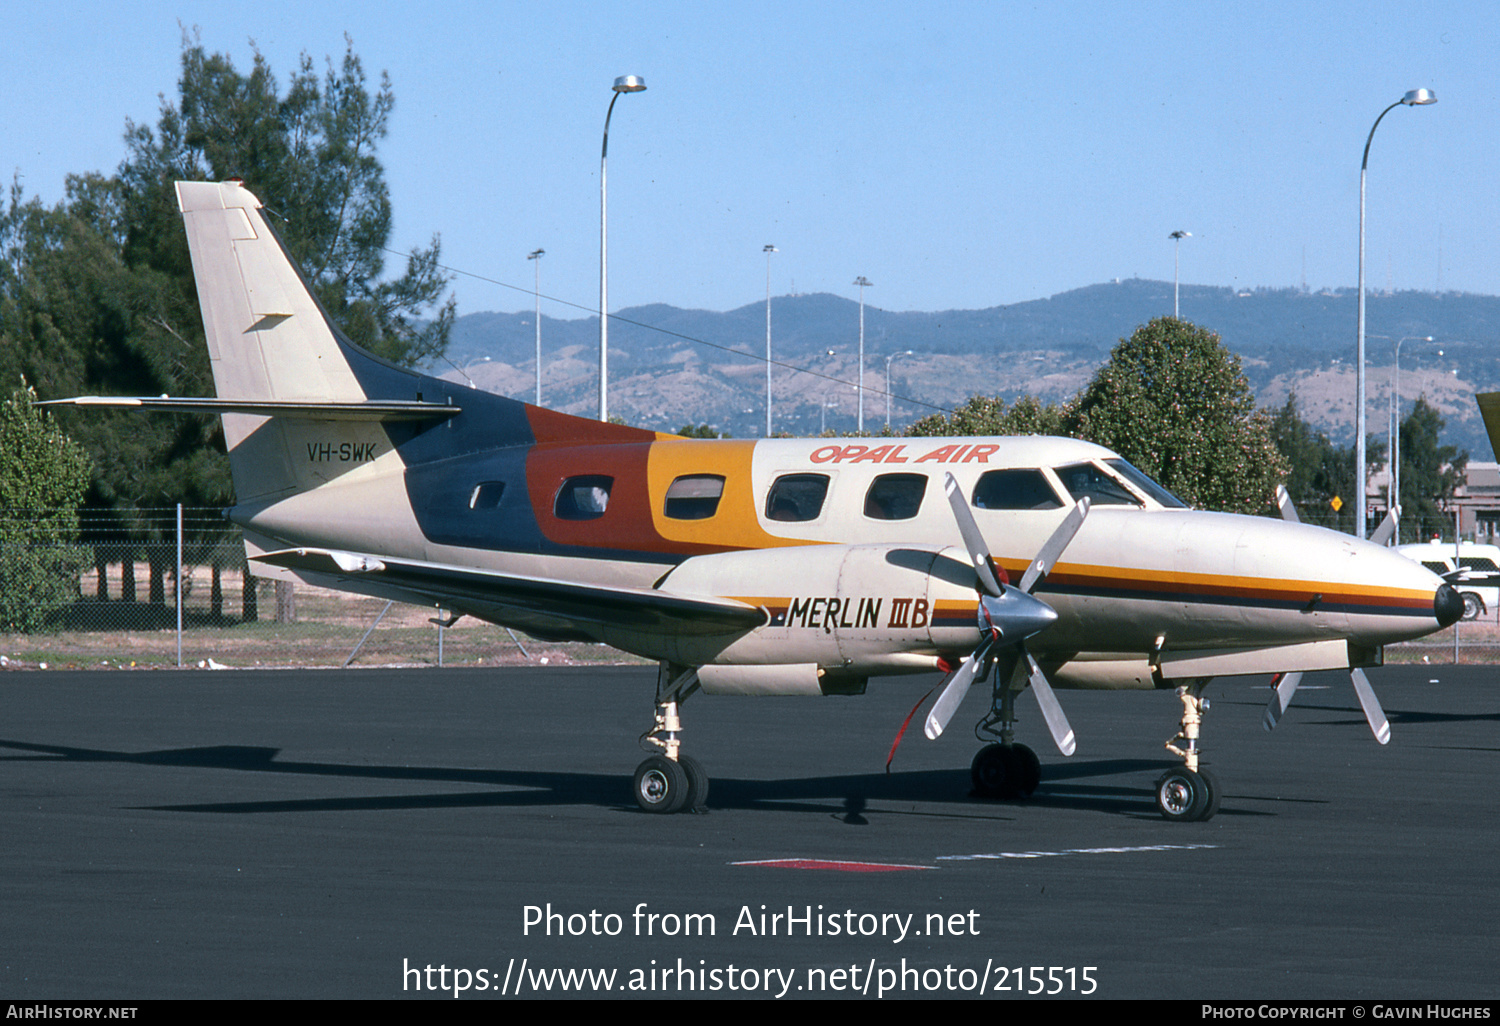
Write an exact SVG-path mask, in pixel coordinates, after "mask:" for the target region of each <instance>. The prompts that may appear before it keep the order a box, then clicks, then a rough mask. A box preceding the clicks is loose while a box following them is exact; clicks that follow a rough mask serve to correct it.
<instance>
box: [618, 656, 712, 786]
mask: <svg viewBox="0 0 1500 1026" xmlns="http://www.w3.org/2000/svg"><path fill="white" fill-rule="evenodd" d="M697 690H698V671H697V670H695V669H692V668H691V667H682V666H674V665H672V664H671V663H662V664H661V668H660V670H659V672H658V674H657V678H656V719H655V723H654V724H653V725H652V727H651V729H650V730H648V731H646V733H644V734H642V735H641V747H642V748H647V750H648V751H649V750H650V747H655V748H658V749H660V752H659V754H655V755H651V756H648V757H647V758H646V759H645V760H644V761H643V762H642V763H641V764H640V765H639V766H637V767H636V769H635V788H634V791H635V801H636V804H637V805H639V806H640V807H641V808H642V809H643V810H644V811H646V812H659V813H669V812H682V811H684V810H687V811H689V812H701V811H703V809H704V807H705V805H706V804H707V802H708V774H707V773H705V772H704V770H703V766H702V765H701V764H700V763H699V762H698V760H697V759H694V758H693V757H692V756H690V755H683V754H682V751H681V749H682V737H681V735H682V719H681V717H680V715H679V712H678V710H679V707H680V706H681V705H682V703H683V702H685V701H687V698H688V696H689V695H691V694H692V693H693V692H694V691H697Z"/></svg>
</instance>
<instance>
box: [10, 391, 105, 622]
mask: <svg viewBox="0 0 1500 1026" xmlns="http://www.w3.org/2000/svg"><path fill="white" fill-rule="evenodd" d="M35 400H36V394H35V393H34V392H32V391H31V389H29V388H25V387H23V388H20V389H17V390H16V391H14V392H12V393H11V395H10V397H9V398H7V399H6V400H5V401H3V402H0V630H3V631H24V632H29V631H35V630H38V629H40V628H41V627H43V626H45V625H46V623H47V619H48V617H49V616H50V615H51V614H52V613H53V612H55V611H56V610H57V609H59V608H61V607H62V606H64V605H66V604H68V603H69V602H71V601H72V600H73V599H74V598H76V597H77V593H78V571H79V570H80V569H82V568H83V567H84V566H86V565H87V564H88V553H87V550H85V549H83V548H80V547H79V546H77V545H75V544H74V543H75V542H76V541H77V540H78V505H79V503H80V502H82V501H83V495H84V492H85V491H86V490H87V488H88V482H89V461H88V457H87V456H86V455H84V452H83V450H82V449H81V448H80V447H79V446H78V445H76V444H75V443H74V442H73V441H71V440H70V439H69V438H68V437H67V436H65V435H64V434H62V432H60V431H58V430H57V429H56V428H54V427H52V426H51V425H49V424H48V423H47V422H46V421H44V420H43V418H42V413H41V409H40V408H39V407H37V406H34V405H32V404H33V402H34V401H35Z"/></svg>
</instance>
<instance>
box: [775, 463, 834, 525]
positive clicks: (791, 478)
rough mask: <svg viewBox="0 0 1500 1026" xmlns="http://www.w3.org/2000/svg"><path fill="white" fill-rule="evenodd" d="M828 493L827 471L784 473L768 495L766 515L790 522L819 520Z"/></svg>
mask: <svg viewBox="0 0 1500 1026" xmlns="http://www.w3.org/2000/svg"><path fill="white" fill-rule="evenodd" d="M827 497H828V475H827V474H786V475H783V476H782V477H778V478H777V479H776V480H775V482H774V483H772V485H771V491H770V493H769V494H768V495H767V496H766V519H767V520H781V521H784V522H789V523H801V522H805V521H808V520H816V519H818V516H819V515H820V514H821V513H822V512H823V500H824V499H825V498H827Z"/></svg>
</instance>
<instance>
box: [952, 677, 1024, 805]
mask: <svg viewBox="0 0 1500 1026" xmlns="http://www.w3.org/2000/svg"><path fill="white" fill-rule="evenodd" d="M1015 665H1016V664H1015V663H1012V670H1011V673H1009V674H1007V673H1003V672H1002V669H1003V668H1002V667H1001V666H996V667H995V671H994V672H995V687H994V691H993V693H992V696H991V698H990V711H989V714H988V715H987V716H985V718H984V719H983V720H981V721H980V722H979V725H978V726H977V727H975V728H974V733H975V735H976V736H978V737H979V738H981V739H983V738H984V737H986V736H988V737H994V738H998V739H999V740H998V741H996V742H992V743H991V744H987V745H985V746H984V747H983V748H981V749H980V750H979V751H978V752H977V753H975V755H974V761H973V762H972V763H970V764H969V779H970V780H971V781H973V784H974V793H975V794H976V795H978V796H979V797H981V798H1005V799H1013V798H1026V797H1029V796H1030V795H1031V794H1032V792H1034V791H1035V790H1036V788H1037V785H1038V784H1039V783H1041V780H1042V763H1041V760H1040V759H1038V758H1037V757H1036V753H1035V752H1033V751H1032V750H1031V749H1030V748H1027V747H1026V746H1025V745H1018V744H1016V743H1015V736H1016V734H1015V730H1014V725H1015V722H1016V692H1015V690H1014V689H1013V688H1012V687H1011V683H1012V681H1011V677H1012V675H1013V674H1014V672H1015V671H1014V666H1015ZM996 724H999V728H1000V729H999V730H996V729H995V725H996Z"/></svg>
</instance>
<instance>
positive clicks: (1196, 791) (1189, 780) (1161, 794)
mask: <svg viewBox="0 0 1500 1026" xmlns="http://www.w3.org/2000/svg"><path fill="white" fill-rule="evenodd" d="M1208 803H1209V787H1208V785H1207V784H1206V783H1204V780H1203V777H1202V776H1201V775H1199V774H1197V773H1195V772H1193V771H1192V770H1190V769H1174V770H1168V771H1167V772H1165V773H1163V774H1162V775H1161V777H1160V778H1158V779H1157V781H1156V807H1157V809H1158V810H1160V812H1161V814H1162V816H1163V818H1165V819H1170V820H1175V821H1177V822H1181V823H1189V822H1192V821H1193V820H1198V819H1202V818H1204V817H1203V813H1204V811H1205V810H1206V809H1207V808H1208Z"/></svg>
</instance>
